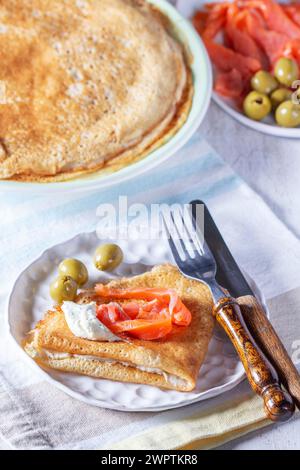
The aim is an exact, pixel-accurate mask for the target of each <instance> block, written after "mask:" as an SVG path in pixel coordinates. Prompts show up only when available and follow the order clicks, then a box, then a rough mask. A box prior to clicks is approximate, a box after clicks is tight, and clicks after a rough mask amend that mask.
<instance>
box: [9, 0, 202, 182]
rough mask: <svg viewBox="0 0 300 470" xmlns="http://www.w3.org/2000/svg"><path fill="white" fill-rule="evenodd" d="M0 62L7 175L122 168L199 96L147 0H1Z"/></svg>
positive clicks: (178, 121)
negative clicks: (194, 92) (194, 91)
mask: <svg viewBox="0 0 300 470" xmlns="http://www.w3.org/2000/svg"><path fill="white" fill-rule="evenodd" d="M0 63H1V67H0V179H13V180H21V181H40V182H52V181H65V180H68V179H72V178H75V177H79V176H83V175H85V174H88V173H91V172H96V171H97V172H98V171H100V172H113V171H117V170H119V169H121V168H123V167H124V166H127V165H129V164H131V163H133V162H135V161H137V160H138V159H140V158H142V157H144V156H145V155H146V154H148V153H149V152H150V151H152V150H153V149H155V148H157V147H158V146H160V145H162V144H163V143H164V142H165V141H166V139H168V138H169V137H170V136H172V135H174V133H175V132H176V131H177V130H178V129H179V128H180V127H181V126H182V125H183V123H184V122H185V120H186V118H187V116H188V113H189V110H190V106H191V102H192V96H193V85H192V79H191V72H190V68H189V66H188V63H187V59H186V55H185V51H184V48H183V46H182V45H181V44H180V43H179V42H178V41H177V40H176V39H175V37H174V35H173V33H172V27H171V25H170V23H169V21H168V20H167V18H166V17H165V16H163V14H161V13H160V12H158V10H156V9H154V7H153V6H151V5H150V4H148V3H147V2H146V1H144V0H77V1H74V0H63V1H62V0H31V1H30V2H28V1H27V0H2V1H1V3H0Z"/></svg>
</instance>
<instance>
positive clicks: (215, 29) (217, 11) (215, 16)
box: [202, 3, 230, 40]
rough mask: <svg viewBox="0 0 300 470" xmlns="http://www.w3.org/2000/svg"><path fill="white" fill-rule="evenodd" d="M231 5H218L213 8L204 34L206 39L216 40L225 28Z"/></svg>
mask: <svg viewBox="0 0 300 470" xmlns="http://www.w3.org/2000/svg"><path fill="white" fill-rule="evenodd" d="M229 5H230V4H229V3H218V4H216V5H214V7H213V8H211V10H210V11H209V13H208V16H207V20H206V26H205V28H204V30H203V32H202V37H203V38H204V39H207V40H213V39H215V37H216V36H217V34H218V33H219V32H220V31H221V30H222V29H223V28H224V26H225V22H226V13H227V8H228V6H229Z"/></svg>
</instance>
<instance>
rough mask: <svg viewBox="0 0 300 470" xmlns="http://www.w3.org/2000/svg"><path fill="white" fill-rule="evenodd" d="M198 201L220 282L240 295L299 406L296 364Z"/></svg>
mask: <svg viewBox="0 0 300 470" xmlns="http://www.w3.org/2000/svg"><path fill="white" fill-rule="evenodd" d="M197 204H203V206H204V236H205V240H206V242H207V244H208V246H209V248H210V250H211V251H212V253H213V254H214V257H215V260H216V263H217V275H216V279H217V281H218V283H219V284H220V285H221V286H223V287H224V288H226V289H227V290H228V291H229V292H230V294H231V295H232V296H233V297H235V298H237V299H238V302H239V304H240V307H241V311H242V315H243V318H244V320H245V322H246V324H247V327H248V329H249V331H250V333H251V335H252V336H253V338H254V340H255V341H256V343H257V345H258V346H259V347H260V349H261V350H262V352H263V353H264V354H265V356H266V357H267V358H268V360H269V361H270V363H271V364H272V365H273V366H274V368H275V369H276V371H277V373H278V375H279V379H280V382H281V383H282V384H283V385H284V387H285V388H286V390H288V391H289V393H290V395H291V396H292V397H293V399H294V402H295V404H296V406H297V408H298V409H300V374H299V372H298V370H297V368H296V366H295V365H294V363H293V361H292V360H291V358H290V356H289V354H288V352H287V351H286V349H285V347H284V345H283V344H282V342H281V340H280V338H279V336H278V335H277V333H276V331H275V329H274V328H273V326H272V324H271V323H270V321H269V319H268V318H267V316H266V314H265V311H264V308H263V307H262V305H261V304H260V302H259V301H258V300H257V298H256V297H255V295H254V293H253V291H252V289H251V287H250V286H249V284H248V282H247V281H246V279H245V277H244V275H243V273H242V271H241V270H240V268H239V266H238V265H237V263H236V261H235V259H234V258H233V256H232V254H231V252H230V251H229V249H228V247H227V245H226V243H225V241H224V240H223V237H222V235H221V233H220V231H219V230H218V227H217V226H216V224H215V222H214V220H213V218H212V216H211V214H210V213H209V210H208V208H207V206H206V205H205V204H204V203H203V202H202V201H193V202H192V203H191V205H192V211H193V212H194V213H195V210H196V206H197Z"/></svg>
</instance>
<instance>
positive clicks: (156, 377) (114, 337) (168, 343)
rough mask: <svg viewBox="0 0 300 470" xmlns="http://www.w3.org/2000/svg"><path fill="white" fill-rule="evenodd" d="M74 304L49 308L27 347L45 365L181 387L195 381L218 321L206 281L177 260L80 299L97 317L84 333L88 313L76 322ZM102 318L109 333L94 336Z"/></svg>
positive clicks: (186, 387)
mask: <svg viewBox="0 0 300 470" xmlns="http://www.w3.org/2000/svg"><path fill="white" fill-rule="evenodd" d="M72 304H73V303H72V302H66V305H65V306H64V304H63V305H62V306H61V307H58V308H57V307H56V308H54V309H53V310H52V311H49V312H47V313H46V315H45V317H44V319H43V320H41V321H40V322H39V323H38V324H37V325H36V327H35V329H34V330H33V331H31V332H30V333H29V334H28V337H27V339H26V341H25V343H24V349H25V351H26V352H27V353H28V354H29V355H30V356H31V357H32V358H33V359H34V360H35V361H36V362H37V363H38V364H39V365H40V366H42V367H50V368H53V369H57V370H60V371H64V372H72V373H77V374H83V375H88V376H92V377H96V378H104V379H110V380H115V381H121V382H132V383H140V384H146V385H153V386H157V387H161V388H166V389H173V390H178V391H191V390H193V389H194V388H195V386H196V382H197V378H198V374H199V370H200V367H201V365H202V364H203V362H204V359H205V356H206V353H207V349H208V344H209V341H210V339H211V337H212V333H213V328H214V319H213V315H212V300H211V295H210V292H209V290H208V288H207V287H206V286H204V285H203V284H201V283H200V282H197V281H192V280H189V279H187V278H185V277H184V276H182V275H181V274H180V272H179V271H178V269H177V268H176V267H174V266H171V265H162V266H157V267H155V268H153V269H152V270H151V271H149V272H146V273H145V274H142V275H139V276H135V277H132V278H122V279H118V280H114V281H112V282H110V283H109V284H106V285H102V284H99V285H97V286H95V288H94V289H89V290H86V291H83V292H82V293H81V294H79V296H78V298H77V299H76V303H74V305H75V307H76V308H77V309H78V311H80V309H81V308H83V307H84V306H85V307H86V310H89V312H90V313H89V315H90V316H89V317H87V318H90V319H91V322H94V323H93V324H91V323H90V324H85V326H84V327H85V330H84V331H86V334H81V336H79V335H78V334H77V333H78V332H80V331H82V330H80V326H81V323H80V322H82V320H83V317H76V322H75V323H74V322H73V323H70V318H71V319H72V318H73V319H74V318H75V317H74V311H75V310H76V308H75V310H74V305H73V307H72ZM67 307H68V308H67ZM92 310H93V312H94V317H92V316H91V312H92ZM72 315H73V316H72ZM95 322H96V323H95ZM74 325H75V326H74ZM95 325H96V328H100V327H101V329H102V331H105V332H106V333H107V334H108V336H107V337H105V338H103V339H102V340H99V339H95V338H97V337H96V336H91V335H90V332H91V331H92V327H93V328H94V329H93V331H94V332H95V331H96V330H95ZM70 326H71V328H70ZM71 329H72V331H71ZM74 333H76V334H74Z"/></svg>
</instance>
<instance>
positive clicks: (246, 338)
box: [214, 297, 295, 421]
mask: <svg viewBox="0 0 300 470" xmlns="http://www.w3.org/2000/svg"><path fill="white" fill-rule="evenodd" d="M214 315H215V316H216V319H217V321H218V323H219V324H220V325H221V326H222V327H223V328H224V330H225V331H226V333H227V334H228V336H229V338H230V339H231V341H232V343H233V345H234V347H235V349H236V351H237V353H238V355H239V357H240V359H241V361H242V363H243V365H244V368H245V371H246V374H247V377H248V380H249V383H250V385H251V387H252V389H253V390H254V392H255V393H257V394H258V395H260V396H261V397H262V398H263V400H264V406H265V411H266V414H267V416H268V418H270V419H271V420H272V421H287V420H288V419H290V418H291V416H292V415H293V414H294V411H295V405H294V402H293V400H292V398H291V396H290V395H289V394H288V393H286V392H285V391H283V390H282V389H281V387H280V384H279V379H278V375H277V373H276V371H275V369H274V367H273V366H272V365H271V364H270V363H269V361H268V359H267V358H266V357H265V356H264V354H263V353H262V351H261V350H260V349H259V347H258V346H257V344H256V343H255V341H254V339H253V338H252V336H251V334H250V332H249V330H248V328H247V326H246V323H245V322H244V319H243V317H242V313H241V310H240V307H239V304H238V303H237V301H236V300H235V299H233V298H231V297H226V298H224V299H221V300H220V301H219V302H218V304H217V305H216V306H215V307H214Z"/></svg>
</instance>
